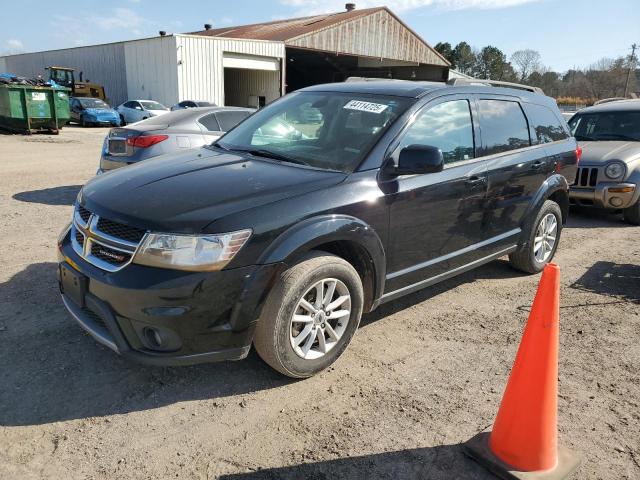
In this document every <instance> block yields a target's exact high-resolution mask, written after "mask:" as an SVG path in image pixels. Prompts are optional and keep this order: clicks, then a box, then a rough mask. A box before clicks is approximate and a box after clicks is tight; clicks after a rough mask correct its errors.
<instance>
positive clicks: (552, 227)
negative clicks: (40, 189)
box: [509, 200, 562, 273]
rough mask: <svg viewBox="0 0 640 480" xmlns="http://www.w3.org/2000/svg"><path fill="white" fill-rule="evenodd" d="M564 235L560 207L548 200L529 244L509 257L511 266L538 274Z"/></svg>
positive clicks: (539, 215) (549, 259) (541, 211)
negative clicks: (562, 234)
mask: <svg viewBox="0 0 640 480" xmlns="http://www.w3.org/2000/svg"><path fill="white" fill-rule="evenodd" d="M561 233H562V211H561V210H560V206H559V205H558V204H557V203H556V202H554V201H552V200H547V201H545V202H544V203H543V204H542V208H540V210H539V211H538V215H537V216H536V220H535V222H534V224H533V228H532V229H531V232H529V238H528V239H527V242H526V243H525V244H524V245H523V246H522V247H521V248H520V249H518V250H517V251H515V252H514V253H512V254H511V255H509V262H510V263H511V266H512V267H514V268H516V269H517V270H521V271H523V272H527V273H538V272H540V271H542V269H543V268H544V266H545V265H546V264H547V263H549V262H550V261H551V260H552V259H553V256H554V255H555V253H556V250H557V249H558V243H559V242H560V234H561Z"/></svg>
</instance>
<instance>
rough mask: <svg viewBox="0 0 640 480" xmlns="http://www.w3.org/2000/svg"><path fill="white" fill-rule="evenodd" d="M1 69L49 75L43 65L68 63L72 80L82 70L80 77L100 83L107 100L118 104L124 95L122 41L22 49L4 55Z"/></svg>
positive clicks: (28, 74)
mask: <svg viewBox="0 0 640 480" xmlns="http://www.w3.org/2000/svg"><path fill="white" fill-rule="evenodd" d="M4 62H5V65H4V68H2V69H0V70H1V71H4V72H9V73H13V74H15V75H20V76H23V77H35V76H37V75H42V76H43V77H44V78H48V77H49V73H48V72H47V71H45V68H46V67H49V66H52V65H54V66H59V67H70V68H74V69H75V70H76V72H75V75H76V80H79V73H80V72H83V79H84V80H87V79H89V80H91V81H92V82H95V83H100V84H102V85H104V87H105V90H106V94H107V97H108V98H109V101H110V102H111V103H112V104H114V105H118V104H119V103H122V102H124V101H125V100H126V99H127V80H126V77H125V59H124V43H122V42H120V43H108V44H105V45H93V46H87V47H77V48H67V49H64V50H49V51H46V52H36V53H23V54H20V55H10V56H7V57H4Z"/></svg>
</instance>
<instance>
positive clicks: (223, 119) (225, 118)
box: [216, 111, 249, 132]
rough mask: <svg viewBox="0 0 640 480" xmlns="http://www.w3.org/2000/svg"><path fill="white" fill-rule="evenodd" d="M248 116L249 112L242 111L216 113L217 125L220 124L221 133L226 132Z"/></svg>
mask: <svg viewBox="0 0 640 480" xmlns="http://www.w3.org/2000/svg"><path fill="white" fill-rule="evenodd" d="M248 116H249V112H242V111H239V112H218V113H216V117H217V118H218V123H220V130H222V131H223V132H228V131H229V130H231V129H232V128H233V127H235V126H236V125H237V124H239V123H240V122H241V121H242V120H244V119H245V118H247V117H248Z"/></svg>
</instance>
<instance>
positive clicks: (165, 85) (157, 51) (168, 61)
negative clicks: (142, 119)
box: [124, 36, 179, 107]
mask: <svg viewBox="0 0 640 480" xmlns="http://www.w3.org/2000/svg"><path fill="white" fill-rule="evenodd" d="M124 54H125V55H124V56H125V71H126V81H127V93H128V95H129V99H145V100H155V101H157V102H160V103H162V104H164V105H166V106H167V107H170V106H171V105H174V104H175V103H177V102H178V101H179V95H178V75H177V69H178V61H177V57H176V37H174V36H168V37H154V38H147V39H144V40H136V41H133V42H126V43H125V45H124Z"/></svg>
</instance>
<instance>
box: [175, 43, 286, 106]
mask: <svg viewBox="0 0 640 480" xmlns="http://www.w3.org/2000/svg"><path fill="white" fill-rule="evenodd" d="M176 43H177V55H178V92H179V98H180V100H186V99H191V100H206V101H210V102H214V103H216V104H217V105H224V104H225V98H224V67H223V61H222V60H223V56H224V52H231V53H244V54H248V55H256V56H263V57H272V58H279V59H284V56H285V48H284V43H283V42H268V41H262V40H237V39H229V38H215V37H201V36H196V35H176ZM256 78H259V79H261V80H262V81H263V82H265V83H264V84H262V85H258V86H256V88H260V89H261V90H263V91H272V90H273V89H274V88H275V89H276V90H277V91H279V89H280V80H279V75H278V76H275V75H271V76H268V75H266V76H265V75H262V76H257V77H256ZM274 79H275V83H274Z"/></svg>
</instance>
